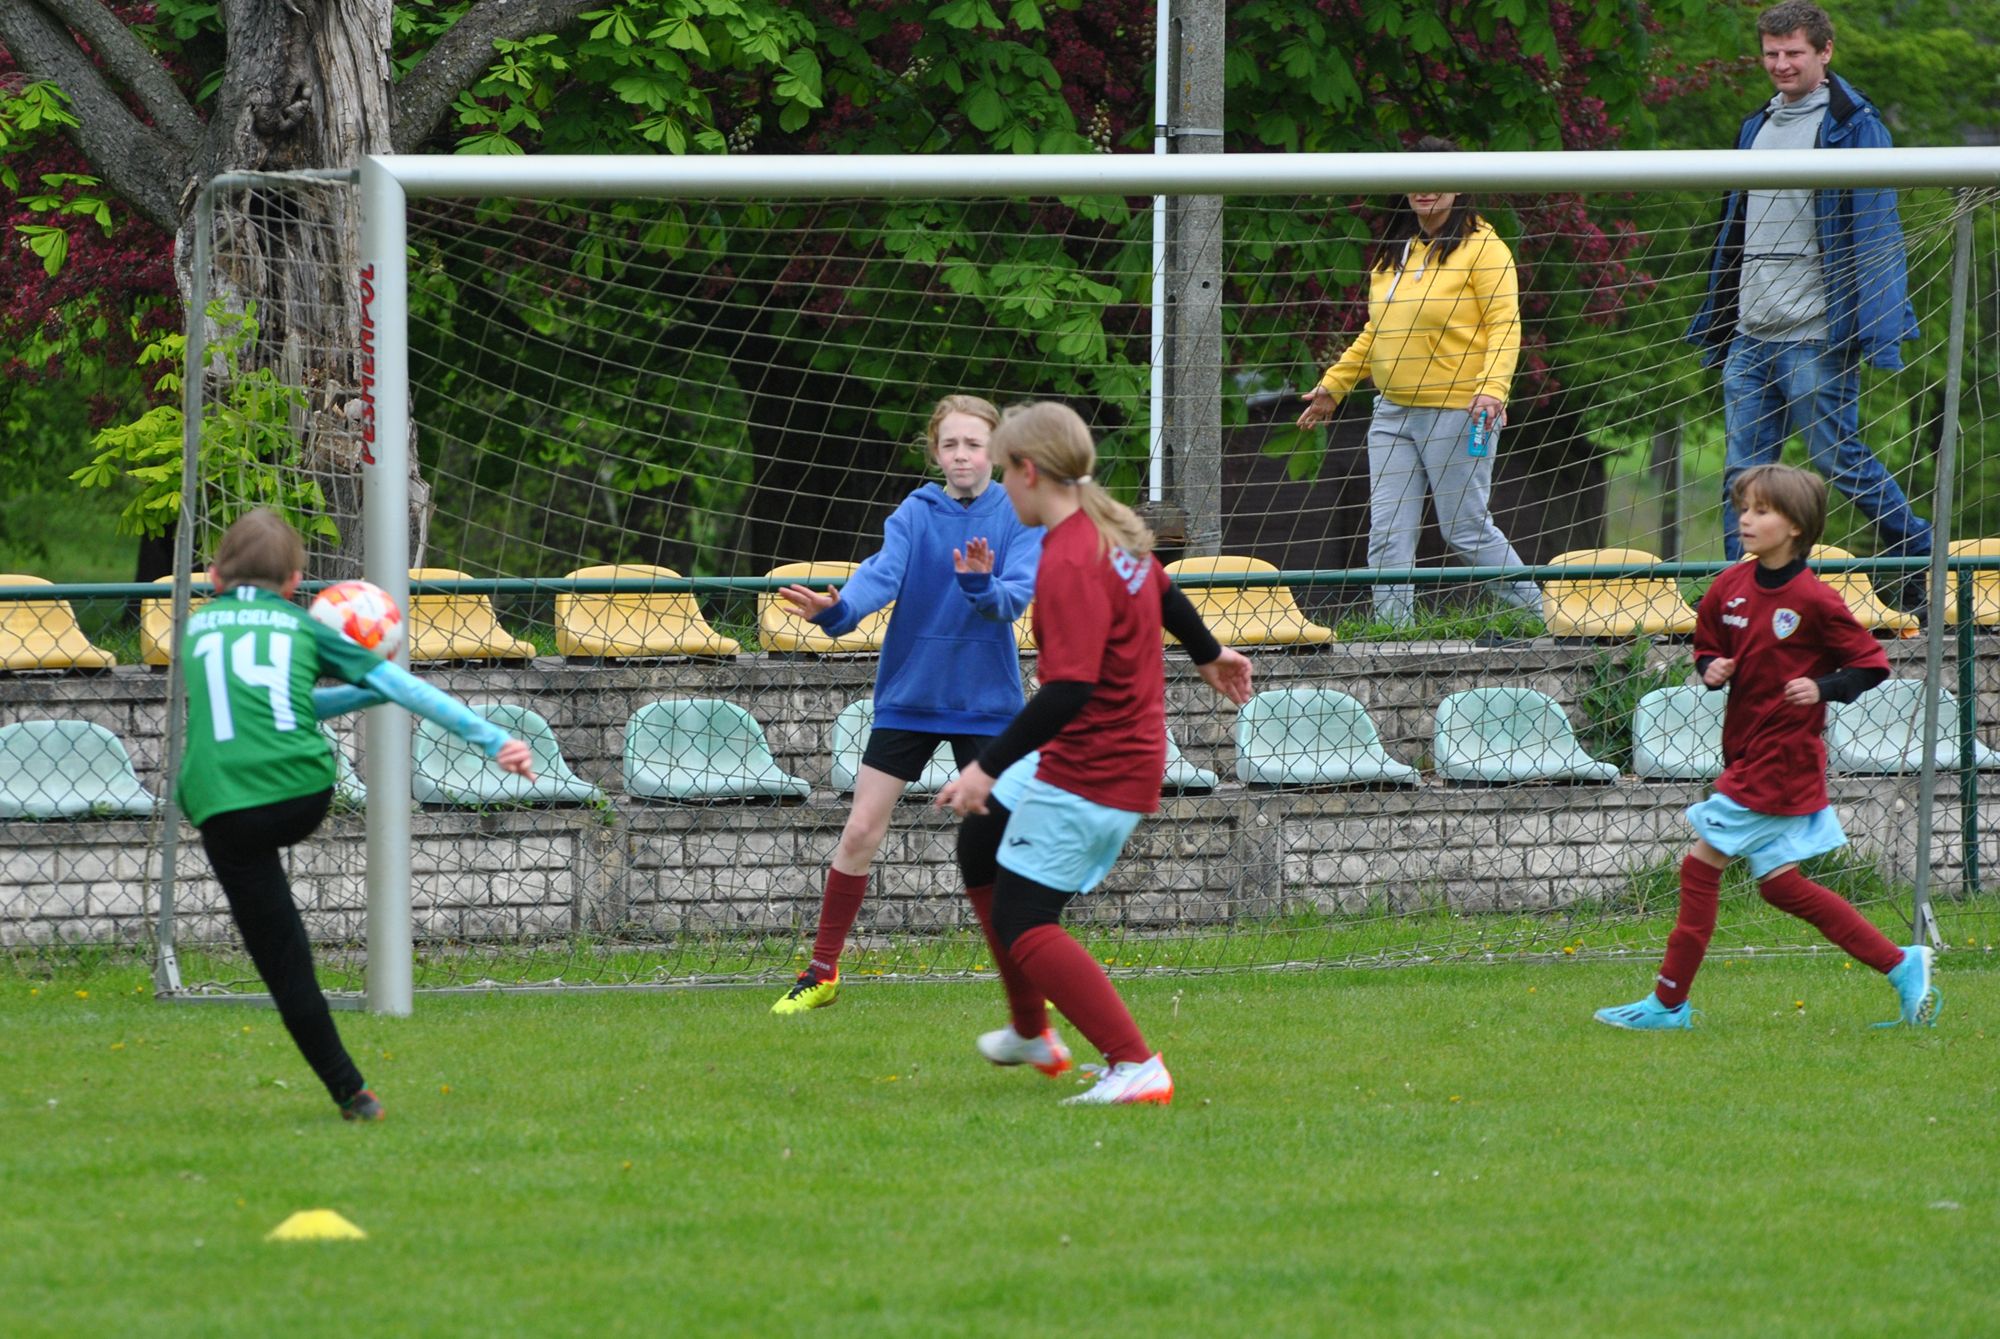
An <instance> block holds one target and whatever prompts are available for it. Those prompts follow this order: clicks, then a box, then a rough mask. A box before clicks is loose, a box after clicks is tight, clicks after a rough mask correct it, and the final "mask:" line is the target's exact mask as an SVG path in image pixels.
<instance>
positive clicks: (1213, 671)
mask: <svg viewBox="0 0 2000 1339" xmlns="http://www.w3.org/2000/svg"><path fill="white" fill-rule="evenodd" d="M1195 670H1196V672H1197V673H1199V674H1200V675H1201V678H1202V682H1204V683H1206V684H1207V685H1208V686H1209V687H1210V688H1213V689H1214V690H1215V691H1216V692H1218V693H1220V694H1222V695H1223V696H1224V697H1226V698H1228V699H1229V700H1230V701H1231V702H1234V703H1235V704H1236V705H1237V706H1239V707H1240V706H1242V705H1243V704H1244V703H1246V702H1248V701H1249V700H1250V657H1248V656H1246V655H1244V654H1243V653H1242V652H1241V651H1238V650H1236V649H1235V648H1234V647H1229V646H1225V647H1223V648H1222V654H1221V655H1219V656H1217V657H1216V658H1215V659H1213V660H1211V661H1209V662H1208V663H1207V664H1206V665H1197V666H1195Z"/></svg>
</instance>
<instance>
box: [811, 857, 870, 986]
mask: <svg viewBox="0 0 2000 1339" xmlns="http://www.w3.org/2000/svg"><path fill="white" fill-rule="evenodd" d="M867 895H868V876H867V875H866V874H842V873H841V872H840V871H839V870H837V869H834V868H832V867H831V866H829V867H828V868H827V871H826V892H825V894H824V895H823V896H821V898H820V903H819V933H818V934H817V935H815V936H814V937H813V953H812V962H811V964H810V965H809V966H808V967H807V970H808V971H810V972H811V973H812V974H813V975H815V976H817V977H818V978H819V979H820V980H822V981H828V980H831V979H832V978H833V977H834V976H835V975H836V974H837V973H838V972H839V971H840V950H841V949H843V948H845V947H847V932H848V931H849V930H852V929H853V928H854V918H855V917H856V916H859V915H860V914H861V899H862V898H864V897H866V896H867Z"/></svg>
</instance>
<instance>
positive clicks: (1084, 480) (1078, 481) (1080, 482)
mask: <svg viewBox="0 0 2000 1339" xmlns="http://www.w3.org/2000/svg"><path fill="white" fill-rule="evenodd" d="M1070 482H1071V483H1073V484H1075V485H1076V486H1077V487H1078V488H1081V487H1083V486H1084V485H1085V484H1089V483H1096V482H1097V481H1096V480H1095V479H1093V478H1091V477H1090V476H1089V475H1088V474H1079V475H1077V476H1076V478H1074V479H1071V480H1070Z"/></svg>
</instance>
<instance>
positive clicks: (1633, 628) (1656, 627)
mask: <svg viewBox="0 0 2000 1339" xmlns="http://www.w3.org/2000/svg"><path fill="white" fill-rule="evenodd" d="M1549 561H1550V563H1551V565H1557V564H1560V565H1562V566H1565V567H1568V566H1580V565H1583V564H1604V565H1610V564H1613V563H1618V564H1628V565H1636V564H1639V563H1645V564H1648V565H1651V564H1653V563H1657V562H1659V561H1660V558H1659V555H1658V554H1655V553H1648V552H1646V551H1645V550H1644V549H1572V550H1571V551H1570V552H1568V553H1559V554H1557V555H1556V556H1555V557H1554V558H1552V559H1550V560H1549ZM1542 621H1543V622H1544V623H1546V624H1547V625H1548V629H1549V634H1550V635H1551V636H1555V637H1656V636H1662V635H1666V634H1671V633H1689V632H1693V631H1694V610H1693V609H1691V608H1689V607H1688V603H1687V601H1686V600H1683V599H1682V598H1681V593H1680V588H1679V587H1678V586H1676V585H1675V584H1674V583H1673V582H1672V581H1669V580H1667V579H1666V578H1665V577H1653V576H1626V577H1586V578H1583V579H1581V580H1577V581H1545V582H1543V583H1542Z"/></svg>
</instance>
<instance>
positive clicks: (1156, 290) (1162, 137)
mask: <svg viewBox="0 0 2000 1339" xmlns="http://www.w3.org/2000/svg"><path fill="white" fill-rule="evenodd" d="M1172 7H1173V0H1159V10H1158V13H1157V14H1156V15H1155V17H1154V19H1153V154H1154V156H1155V157H1160V158H1164V157H1166V156H1167V153H1168V146H1167V116H1168V112H1167V87H1168V84H1169V83H1170V82H1171V81H1172V78H1173V76H1172V73H1171V72H1172V69H1173V37H1172V35H1171V33H1170V32H1169V31H1168V28H1169V23H1168V11H1169V10H1170V9H1171V8H1172ZM1147 361H1148V373H1147V397H1146V422H1147V438H1146V501H1147V502H1149V503H1151V504H1152V505H1153V506H1154V507H1158V506H1159V505H1160V503H1161V502H1162V501H1164V500H1165V497H1166V479H1167V470H1166V466H1167V404H1166V400H1167V197H1166V196H1164V195H1156V196H1154V197H1153V330H1152V340H1151V349H1150V351H1149V353H1148V360H1147Z"/></svg>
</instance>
